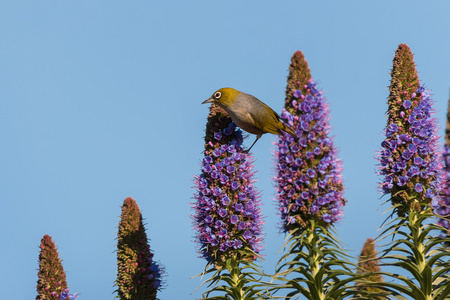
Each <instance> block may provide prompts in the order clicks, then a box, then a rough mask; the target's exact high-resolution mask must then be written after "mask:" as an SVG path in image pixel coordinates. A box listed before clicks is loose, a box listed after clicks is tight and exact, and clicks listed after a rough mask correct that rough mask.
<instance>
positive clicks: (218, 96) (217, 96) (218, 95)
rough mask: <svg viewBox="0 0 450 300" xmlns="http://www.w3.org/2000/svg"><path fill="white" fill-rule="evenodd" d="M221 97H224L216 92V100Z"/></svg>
mask: <svg viewBox="0 0 450 300" xmlns="http://www.w3.org/2000/svg"><path fill="white" fill-rule="evenodd" d="M220 97H222V93H221V92H215V93H214V98H216V99H219V98H220Z"/></svg>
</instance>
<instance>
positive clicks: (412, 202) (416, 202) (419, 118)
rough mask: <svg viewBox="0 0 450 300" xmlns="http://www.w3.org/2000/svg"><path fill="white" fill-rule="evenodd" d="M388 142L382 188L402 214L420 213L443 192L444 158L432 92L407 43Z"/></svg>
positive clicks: (396, 71) (395, 82) (398, 56)
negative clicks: (424, 206) (424, 85)
mask: <svg viewBox="0 0 450 300" xmlns="http://www.w3.org/2000/svg"><path fill="white" fill-rule="evenodd" d="M391 77H392V79H391V85H390V87H389V92H390V94H389V98H388V105H389V111H388V124H387V126H386V129H385V133H386V139H385V140H384V141H383V143H382V145H381V146H382V151H381V154H380V163H381V164H380V173H381V174H382V175H383V177H384V180H383V182H381V188H382V190H383V192H384V193H390V194H391V201H392V204H393V205H396V204H401V206H402V208H398V212H399V214H400V215H402V214H403V213H404V211H405V210H409V209H410V208H412V209H414V210H416V211H420V210H421V209H422V208H423V205H425V204H430V203H431V200H432V198H433V197H434V196H435V195H436V194H437V193H438V192H439V189H440V184H441V177H440V174H439V169H440V166H441V157H440V155H439V154H438V151H437V149H438V144H437V138H438V137H437V135H436V130H437V128H436V119H435V118H434V117H432V113H433V108H432V100H431V97H430V93H429V91H428V90H426V89H425V88H424V87H423V86H421V85H420V82H419V77H418V75H417V71H416V66H415V63H414V59H413V53H412V52H411V49H410V48H409V47H408V46H407V45H406V44H401V45H400V46H399V47H398V49H397V51H396V53H395V57H394V62H393V68H392V71H391Z"/></svg>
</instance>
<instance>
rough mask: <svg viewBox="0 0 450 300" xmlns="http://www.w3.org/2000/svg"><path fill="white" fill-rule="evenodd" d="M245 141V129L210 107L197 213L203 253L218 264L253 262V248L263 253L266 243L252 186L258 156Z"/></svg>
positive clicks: (200, 246)
mask: <svg viewBox="0 0 450 300" xmlns="http://www.w3.org/2000/svg"><path fill="white" fill-rule="evenodd" d="M221 132H223V133H224V134H223V135H222V134H220V133H221ZM219 134H220V135H219ZM218 136H220V139H219V138H217V137H218ZM242 142H243V138H242V132H241V130H240V129H238V128H236V126H235V125H234V123H233V122H232V121H231V118H230V117H229V116H228V115H227V113H226V112H225V111H224V110H222V109H221V108H219V107H217V106H215V105H211V108H210V114H209V116H208V123H207V125H206V136H205V157H204V159H203V160H202V163H201V170H202V173H201V174H200V175H199V176H196V177H195V179H194V182H195V186H196V189H197V191H196V193H195V194H194V198H195V200H196V202H195V203H194V204H193V207H194V210H195V214H194V215H193V216H192V217H193V222H194V226H195V228H196V230H197V238H198V243H199V252H200V254H201V255H202V256H203V257H204V258H205V259H206V260H208V261H212V262H214V263H215V265H216V266H221V265H222V262H224V261H226V259H227V258H230V257H235V258H236V259H238V260H239V259H246V260H249V261H252V260H254V259H255V257H254V256H253V255H251V254H250V253H251V252H250V251H248V250H251V251H253V252H255V253H258V252H259V251H260V249H261V247H262V246H261V243H262V236H261V232H262V228H261V227H262V218H261V208H260V199H259V196H258V192H257V190H256V189H255V188H254V187H253V182H254V179H253V173H254V172H253V170H252V169H253V166H252V163H253V159H252V157H251V156H250V155H249V154H246V153H244V151H243V149H242Z"/></svg>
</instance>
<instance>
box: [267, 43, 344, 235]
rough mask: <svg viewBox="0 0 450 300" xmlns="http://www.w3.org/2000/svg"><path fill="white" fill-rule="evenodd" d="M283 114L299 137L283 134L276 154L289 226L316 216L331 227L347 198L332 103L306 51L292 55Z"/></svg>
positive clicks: (282, 209)
mask: <svg viewBox="0 0 450 300" xmlns="http://www.w3.org/2000/svg"><path fill="white" fill-rule="evenodd" d="M281 118H282V119H283V121H284V122H285V123H287V124H288V125H289V126H290V127H291V128H293V129H294V130H295V133H296V135H297V137H298V138H297V139H294V138H293V137H292V136H290V135H287V134H284V136H280V137H279V138H278V141H277V151H276V153H275V157H276V159H277V166H276V167H277V176H276V178H275V180H276V182H277V188H278V189H277V191H278V194H277V196H278V200H279V209H280V213H281V218H282V221H283V227H284V230H286V231H289V230H291V229H293V228H297V227H298V226H300V227H305V226H307V224H308V223H309V221H310V220H315V222H316V223H319V224H321V225H323V226H325V227H328V226H329V225H330V224H332V223H333V222H335V221H337V220H338V219H339V217H340V215H341V214H342V206H343V205H345V202H346V201H345V200H344V198H343V185H342V179H341V175H340V171H341V162H340V161H339V160H338V159H337V155H336V149H335V147H334V145H333V141H332V139H331V138H330V137H329V131H330V130H329V125H328V119H329V117H328V106H327V104H326V102H325V99H324V96H323V93H322V92H321V91H320V90H319V89H318V88H317V87H316V83H315V82H314V81H313V80H312V79H311V73H310V70H309V67H308V63H307V62H306V60H305V58H304V56H303V54H302V52H300V51H297V52H296V53H294V55H293V57H292V59H291V65H290V67H289V76H288V84H287V89H286V102H285V109H284V110H283V112H282V114H281Z"/></svg>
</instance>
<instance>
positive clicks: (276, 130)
mask: <svg viewBox="0 0 450 300" xmlns="http://www.w3.org/2000/svg"><path fill="white" fill-rule="evenodd" d="M262 104H264V103H262ZM264 106H265V109H264V110H252V111H250V112H249V114H250V116H251V118H252V119H253V122H254V124H255V127H257V128H259V129H261V130H262V131H264V132H269V133H272V134H280V133H281V129H282V128H283V127H284V126H283V124H282V123H281V122H280V116H279V115H278V114H277V113H276V112H275V111H274V110H273V109H271V108H270V107H269V106H267V105H266V104H264ZM267 112H269V113H267Z"/></svg>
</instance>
